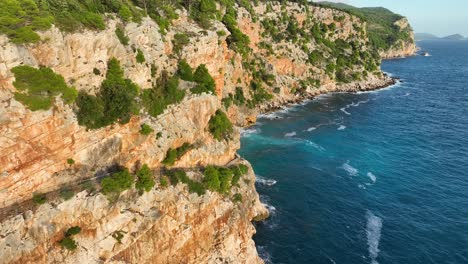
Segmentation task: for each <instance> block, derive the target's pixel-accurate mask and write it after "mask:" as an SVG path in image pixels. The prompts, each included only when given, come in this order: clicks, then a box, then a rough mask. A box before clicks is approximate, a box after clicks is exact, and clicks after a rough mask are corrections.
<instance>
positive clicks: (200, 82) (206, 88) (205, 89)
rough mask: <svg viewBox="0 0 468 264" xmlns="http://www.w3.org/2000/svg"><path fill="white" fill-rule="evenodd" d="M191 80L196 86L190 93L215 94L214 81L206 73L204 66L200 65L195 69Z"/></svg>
mask: <svg viewBox="0 0 468 264" xmlns="http://www.w3.org/2000/svg"><path fill="white" fill-rule="evenodd" d="M193 80H194V81H195V82H196V83H197V85H196V86H195V87H194V88H192V89H191V91H192V93H194V94H201V93H211V94H214V93H215V81H214V79H213V77H211V75H210V73H209V72H208V69H207V68H206V65H205V64H201V65H199V66H198V67H197V69H196V70H195V73H194V75H193Z"/></svg>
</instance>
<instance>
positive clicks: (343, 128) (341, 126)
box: [336, 125, 346, 130]
mask: <svg viewBox="0 0 468 264" xmlns="http://www.w3.org/2000/svg"><path fill="white" fill-rule="evenodd" d="M345 129H346V126H344V125H340V126H339V127H338V128H337V129H336V130H345Z"/></svg>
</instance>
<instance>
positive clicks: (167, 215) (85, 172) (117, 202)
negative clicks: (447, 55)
mask: <svg viewBox="0 0 468 264" xmlns="http://www.w3.org/2000/svg"><path fill="white" fill-rule="evenodd" d="M91 5H92V4H91V3H81V2H79V1H73V0H67V1H62V2H61V3H60V4H58V2H57V1H49V0H47V1H41V3H36V2H35V1H28V5H26V4H24V3H23V2H21V1H16V0H12V1H8V2H3V3H1V4H0V8H1V9H2V10H9V11H11V14H9V13H8V12H6V13H5V14H4V15H5V16H8V15H10V16H11V17H16V14H17V13H15V12H20V13H21V14H22V16H21V18H19V19H17V20H15V19H4V20H2V21H3V22H2V23H4V24H2V25H1V27H0V33H1V34H2V35H0V45H1V46H2V49H0V148H1V150H2V151H1V152H0V168H1V171H0V207H1V208H0V234H1V235H0V257H1V258H2V261H4V262H5V263H55V262H62V263H77V262H83V263H102V262H105V263H137V262H138V263H262V260H261V259H260V258H259V257H258V254H257V251H256V248H255V244H254V241H253V240H252V236H253V234H254V233H255V229H254V227H253V225H252V223H251V221H254V220H261V219H264V218H266V217H268V211H267V209H266V208H265V206H264V205H263V204H262V203H261V202H260V200H259V196H258V194H257V192H256V190H255V174H254V172H253V170H252V168H251V166H250V165H249V163H248V161H245V160H242V158H240V157H238V156H237V154H236V151H237V150H238V149H239V147H240V140H239V139H240V134H239V128H240V127H243V126H247V125H250V124H252V123H254V122H255V118H256V116H257V115H258V114H259V113H261V112H265V111H268V110H270V109H275V108H277V107H280V106H282V105H284V104H287V103H291V102H297V101H300V100H303V99H305V98H310V97H313V96H316V95H318V94H322V93H328V92H337V91H348V92H355V91H362V90H371V89H376V88H380V87H385V86H388V85H390V84H393V83H394V80H392V79H391V78H389V77H388V76H386V75H385V74H383V73H382V72H381V70H380V63H381V59H382V56H383V57H392V56H394V55H398V54H407V53H408V52H410V50H411V47H410V46H411V44H408V46H406V44H402V45H400V46H395V47H393V48H392V49H393V50H392V51H391V52H390V51H389V53H388V56H387V55H385V54H382V53H381V52H380V51H379V49H378V48H376V47H375V46H374V44H373V42H372V41H371V39H369V35H368V30H367V26H366V25H367V24H366V21H364V20H363V19H362V18H360V17H358V16H355V15H353V14H350V13H348V12H344V11H342V10H337V9H333V8H328V7H321V6H315V5H309V4H308V5H303V4H299V3H295V2H285V3H278V2H269V1H268V2H265V3H263V2H261V3H258V4H257V5H254V4H250V3H248V2H246V1H223V2H222V3H221V4H220V3H216V2H215V1H212V0H201V1H193V2H190V3H188V2H186V1H184V3H180V2H179V1H175V0H174V1H166V2H164V3H162V2H161V1H135V4H134V3H130V2H127V1H115V3H114V2H113V3H108V4H99V5H97V6H91ZM187 5H188V6H187ZM5 23H6V24H5ZM402 27H403V28H404V27H405V26H404V23H401V27H400V28H402ZM406 27H409V26H408V25H406Z"/></svg>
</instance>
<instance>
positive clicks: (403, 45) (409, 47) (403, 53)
mask: <svg viewBox="0 0 468 264" xmlns="http://www.w3.org/2000/svg"><path fill="white" fill-rule="evenodd" d="M395 26H397V27H398V28H399V29H400V32H407V34H408V38H407V40H402V39H400V40H398V41H397V42H396V43H395V44H394V45H393V46H392V47H390V49H388V50H386V51H383V52H381V54H380V56H382V58H383V59H395V58H405V57H408V56H413V55H414V54H416V52H417V47H416V43H415V40H414V32H413V29H412V28H411V25H410V24H409V22H408V20H407V19H406V18H402V19H400V20H398V21H396V22H395Z"/></svg>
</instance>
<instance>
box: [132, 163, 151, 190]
mask: <svg viewBox="0 0 468 264" xmlns="http://www.w3.org/2000/svg"><path fill="white" fill-rule="evenodd" d="M136 176H137V181H136V183H135V188H136V189H137V190H138V191H139V192H140V193H143V191H145V192H149V191H151V189H152V188H153V187H154V185H155V183H154V180H153V173H151V170H150V168H149V167H148V165H146V164H145V165H143V166H142V167H141V169H140V170H138V171H137V173H136Z"/></svg>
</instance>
